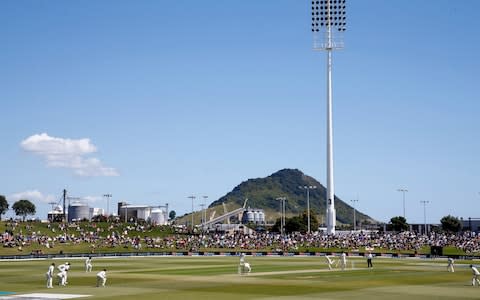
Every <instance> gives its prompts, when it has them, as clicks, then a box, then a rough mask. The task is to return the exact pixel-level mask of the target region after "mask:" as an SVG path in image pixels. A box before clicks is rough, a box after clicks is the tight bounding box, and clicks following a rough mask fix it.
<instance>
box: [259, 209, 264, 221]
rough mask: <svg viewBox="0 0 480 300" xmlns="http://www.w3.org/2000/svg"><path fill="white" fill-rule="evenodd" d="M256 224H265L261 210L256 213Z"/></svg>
mask: <svg viewBox="0 0 480 300" xmlns="http://www.w3.org/2000/svg"><path fill="white" fill-rule="evenodd" d="M258 223H259V224H265V212H264V211H263V210H260V211H258Z"/></svg>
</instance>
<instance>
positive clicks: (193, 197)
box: [188, 195, 196, 232]
mask: <svg viewBox="0 0 480 300" xmlns="http://www.w3.org/2000/svg"><path fill="white" fill-rule="evenodd" d="M188 198H190V199H192V232H193V200H194V199H195V198H196V197H195V196H193V195H192V196H188Z"/></svg>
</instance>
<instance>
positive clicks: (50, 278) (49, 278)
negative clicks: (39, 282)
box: [45, 263, 55, 289]
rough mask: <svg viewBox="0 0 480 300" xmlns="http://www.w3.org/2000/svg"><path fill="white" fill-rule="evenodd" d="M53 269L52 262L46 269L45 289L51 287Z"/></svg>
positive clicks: (53, 264)
mask: <svg viewBox="0 0 480 300" xmlns="http://www.w3.org/2000/svg"><path fill="white" fill-rule="evenodd" d="M54 271H55V263H52V264H51V265H50V267H48V271H47V273H46V274H45V276H46V277H47V289H52V288H53V285H52V284H53V272H54Z"/></svg>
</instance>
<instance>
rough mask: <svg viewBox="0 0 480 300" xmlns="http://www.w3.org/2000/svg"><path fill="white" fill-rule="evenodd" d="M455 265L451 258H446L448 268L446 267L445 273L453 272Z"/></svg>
mask: <svg viewBox="0 0 480 300" xmlns="http://www.w3.org/2000/svg"><path fill="white" fill-rule="evenodd" d="M454 264H455V261H454V260H453V258H451V257H449V258H448V266H447V271H448V272H452V273H453V272H455V269H454V268H453V265H454Z"/></svg>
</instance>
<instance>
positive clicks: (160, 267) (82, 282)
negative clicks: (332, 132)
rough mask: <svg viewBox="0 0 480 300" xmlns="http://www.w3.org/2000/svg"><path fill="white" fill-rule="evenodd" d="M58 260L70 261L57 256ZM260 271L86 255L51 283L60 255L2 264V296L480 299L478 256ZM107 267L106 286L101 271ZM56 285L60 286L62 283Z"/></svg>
mask: <svg viewBox="0 0 480 300" xmlns="http://www.w3.org/2000/svg"><path fill="white" fill-rule="evenodd" d="M53 261H54V262H55V263H56V264H57V265H59V264H61V263H64V262H65V260H53ZM247 261H248V262H250V263H251V265H252V273H251V274H249V275H242V276H240V275H238V274H237V265H238V257H229V256H215V257H196V256H193V257H174V256H173V257H146V258H142V257H132V258H94V260H93V268H94V271H93V272H92V273H85V272H84V260H83V259H81V260H75V259H70V260H69V262H70V263H71V264H72V267H71V269H70V271H69V278H68V281H69V285H68V286H67V287H59V286H57V285H54V288H53V289H47V288H46V287H45V272H46V271H47V268H48V266H49V265H50V263H51V262H52V260H29V261H25V260H19V261H1V262H0V264H1V272H0V298H1V297H2V296H3V293H4V292H13V293H16V294H24V293H59V294H81V295H91V296H92V297H89V298H78V299H93V298H94V299H129V300H132V299H136V300H140V299H179V300H187V299H195V300H198V299H211V300H216V299H219V300H220V299H221V300H227V299H228V300H234V299H351V298H352V297H353V298H355V299H388V300H394V299H408V300H412V299H480V287H472V286H471V285H470V284H471V271H470V269H469V268H468V265H469V264H470V263H471V262H470V261H457V264H456V270H455V273H449V272H447V271H446V260H430V259H428V260H422V259H387V258H376V259H374V260H373V263H374V268H373V269H366V261H365V259H363V258H349V268H348V269H347V270H345V271H341V270H338V269H336V270H332V271H329V270H328V268H327V265H326V263H325V259H324V258H323V257H267V256H265V257H247ZM104 267H105V268H107V270H108V271H107V274H108V281H107V286H106V287H105V288H96V287H95V275H96V273H97V272H98V271H99V270H100V269H101V268H104ZM54 283H56V282H55V281H54Z"/></svg>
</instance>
